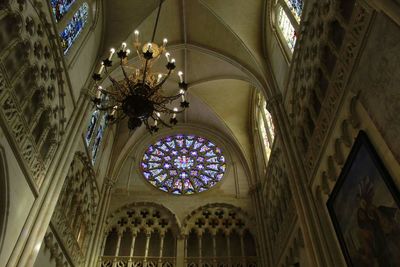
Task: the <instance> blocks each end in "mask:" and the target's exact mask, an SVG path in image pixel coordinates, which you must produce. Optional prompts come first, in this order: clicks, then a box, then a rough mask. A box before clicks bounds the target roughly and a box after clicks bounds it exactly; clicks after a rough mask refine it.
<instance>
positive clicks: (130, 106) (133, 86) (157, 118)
mask: <svg viewBox="0 0 400 267" xmlns="http://www.w3.org/2000/svg"><path fill="white" fill-rule="evenodd" d="M162 3H163V0H160V4H159V6H158V11H157V18H156V21H155V25H154V29H153V35H152V38H151V41H150V42H148V43H146V44H142V43H141V42H140V40H139V31H138V30H135V32H134V35H135V40H134V42H133V48H134V49H135V51H136V53H137V55H138V57H139V61H140V67H136V66H134V65H132V66H129V65H128V55H129V54H130V53H131V51H130V49H128V47H127V44H126V43H122V45H121V47H120V48H119V51H116V50H115V49H114V48H111V50H110V55H109V57H108V58H106V59H104V60H103V61H102V62H101V67H100V70H99V71H98V72H97V73H95V74H93V80H94V81H95V93H94V96H93V97H92V101H93V103H94V105H95V107H96V109H98V110H102V111H106V112H107V113H108V116H107V120H108V122H109V123H116V122H118V121H121V120H123V119H125V118H126V117H128V128H129V129H130V130H134V129H136V128H138V127H140V126H141V125H142V124H144V125H146V128H147V130H148V131H149V132H150V133H153V132H157V131H158V130H159V126H160V125H164V126H166V127H172V126H173V125H176V124H177V122H178V120H177V119H176V115H177V114H178V113H181V112H183V111H184V110H185V109H186V108H188V107H189V102H187V101H186V91H187V88H188V87H187V84H186V83H185V81H184V77H183V73H182V72H181V71H179V72H178V76H179V83H178V85H179V88H180V90H179V92H178V93H177V94H174V95H165V94H164V93H163V92H162V90H161V89H162V86H163V85H164V83H165V82H166V81H167V79H168V78H169V77H170V75H171V73H172V72H173V71H174V69H175V68H176V66H175V59H174V58H172V57H171V55H170V53H168V51H167V50H166V45H167V42H168V41H167V39H164V40H163V44H162V45H157V44H155V43H154V37H155V35H156V31H157V25H158V20H159V17H160V11H161V6H162ZM115 53H116V55H117V57H118V59H117V61H119V67H120V68H121V71H122V74H123V79H122V80H116V79H114V78H113V77H111V75H110V70H111V67H112V66H113V56H114V54H115ZM162 55H165V58H166V61H167V63H166V69H167V72H166V73H157V72H152V71H151V68H152V67H153V65H154V64H155V62H157V61H158V60H159V59H160V58H161V57H162ZM103 73H104V75H103V76H102V74H103ZM107 78H108V79H109V81H110V82H111V86H109V87H108V88H107V89H104V88H102V86H100V82H101V81H102V80H103V79H107ZM178 99H180V100H181V101H180V103H179V107H177V106H174V103H175V102H176V101H175V100H178ZM167 119H169V121H166V120H167Z"/></svg>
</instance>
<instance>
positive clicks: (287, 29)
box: [278, 6, 297, 51]
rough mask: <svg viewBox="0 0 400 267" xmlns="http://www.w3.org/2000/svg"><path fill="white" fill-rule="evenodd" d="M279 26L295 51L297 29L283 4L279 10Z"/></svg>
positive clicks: (291, 48)
mask: <svg viewBox="0 0 400 267" xmlns="http://www.w3.org/2000/svg"><path fill="white" fill-rule="evenodd" d="M278 26H279V29H280V30H281V33H282V35H283V38H285V41H286V42H287V44H288V46H289V48H290V50H291V51H293V49H294V46H295V44H296V39H297V37H296V31H295V29H294V27H293V25H292V23H291V22H290V19H289V17H288V16H287V14H286V12H285V11H284V10H283V7H281V6H280V7H279V10H278Z"/></svg>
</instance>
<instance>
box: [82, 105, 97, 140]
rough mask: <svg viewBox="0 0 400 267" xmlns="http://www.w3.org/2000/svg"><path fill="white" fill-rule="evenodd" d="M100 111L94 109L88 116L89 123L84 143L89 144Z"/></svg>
mask: <svg viewBox="0 0 400 267" xmlns="http://www.w3.org/2000/svg"><path fill="white" fill-rule="evenodd" d="M99 115H100V112H99V111H98V110H96V111H94V112H93V113H92V116H91V117H90V121H89V125H88V128H87V131H86V135H85V139H86V145H89V143H90V140H91V139H92V136H93V132H94V130H95V128H96V123H97V121H98V119H99Z"/></svg>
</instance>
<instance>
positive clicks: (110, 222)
mask: <svg viewBox="0 0 400 267" xmlns="http://www.w3.org/2000/svg"><path fill="white" fill-rule="evenodd" d="M141 209H152V210H154V211H159V212H162V214H164V215H165V217H168V218H169V219H170V220H171V223H170V224H169V227H170V228H171V230H172V231H173V232H174V234H175V235H178V234H179V230H180V228H181V224H180V222H179V219H178V218H177V217H176V215H175V214H174V213H173V212H172V211H171V210H169V209H168V208H166V207H165V206H164V205H161V204H158V203H153V202H134V203H131V204H127V205H124V206H122V207H120V208H119V209H117V210H115V211H114V212H113V213H112V214H111V215H109V216H108V217H107V219H106V231H109V230H111V229H112V228H113V227H115V226H117V224H118V220H120V219H121V218H126V217H129V218H132V217H133V215H134V214H132V215H129V214H127V213H128V212H130V211H134V212H135V213H136V214H138V213H137V211H139V210H141ZM158 219H160V218H157V220H156V221H158ZM141 226H144V225H143V224H141ZM151 228H157V227H156V226H155V227H151Z"/></svg>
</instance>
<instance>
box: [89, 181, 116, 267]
mask: <svg viewBox="0 0 400 267" xmlns="http://www.w3.org/2000/svg"><path fill="white" fill-rule="evenodd" d="M114 183H115V182H114V180H113V179H109V178H106V179H105V181H104V184H103V188H102V192H101V196H100V205H99V208H98V210H97V218H96V220H97V223H96V226H95V229H94V233H93V234H92V236H91V242H90V245H89V248H88V253H87V255H88V256H87V259H86V264H85V266H86V267H92V266H94V265H95V262H97V257H98V256H99V254H101V253H102V249H101V247H100V244H101V237H102V236H103V235H102V233H104V229H105V225H104V222H105V220H106V217H107V212H108V207H109V205H110V200H111V189H112V187H113V186H114Z"/></svg>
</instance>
